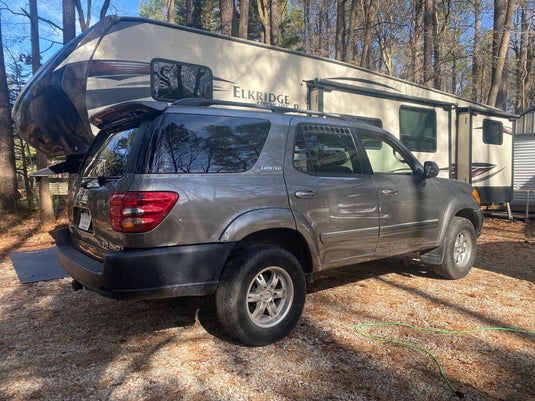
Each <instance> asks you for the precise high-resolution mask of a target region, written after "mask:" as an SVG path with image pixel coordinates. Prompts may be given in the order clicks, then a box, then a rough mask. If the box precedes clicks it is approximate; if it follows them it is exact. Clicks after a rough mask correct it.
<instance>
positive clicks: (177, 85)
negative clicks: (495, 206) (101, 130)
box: [13, 17, 516, 203]
mask: <svg viewBox="0 0 535 401" xmlns="http://www.w3.org/2000/svg"><path fill="white" fill-rule="evenodd" d="M190 97H205V98H214V99H218V100H228V101H234V102H245V103H255V104H265V105H267V106H276V107H284V108H296V109H310V110H317V111H323V112H329V113H337V114H343V115H347V116H349V117H353V118H357V119H360V120H363V121H366V122H368V123H370V124H374V125H378V126H381V127H383V128H385V129H386V130H388V131H390V132H391V133H393V134H394V135H396V136H397V137H399V138H400V139H401V141H403V142H404V143H405V144H406V145H407V146H408V147H409V148H410V149H411V150H412V151H413V152H414V153H415V155H416V156H417V157H418V158H419V159H421V160H433V161H435V162H437V163H438V164H439V166H440V167H441V170H442V173H441V175H442V176H444V177H449V178H456V179H458V180H462V181H465V182H469V183H472V184H473V185H474V186H475V187H476V189H477V190H478V191H479V193H480V195H481V198H482V201H483V202H485V203H503V202H507V201H509V200H510V199H511V196H512V177H513V171H512V166H513V160H512V154H513V130H512V126H513V124H512V121H513V120H514V119H515V118H516V116H514V115H512V114H508V113H505V112H503V111H501V110H499V109H496V108H492V107H488V106H485V105H482V104H478V103H475V102H471V101H469V100H466V99H462V98H460V97H457V96H454V95H450V94H447V93H444V92H440V91H437V90H434V89H429V88H425V87H422V86H419V85H415V84H412V83H410V82H407V81H404V80H401V79H397V78H393V77H389V76H386V75H383V74H379V73H375V72H372V71H368V70H365V69H362V68H358V67H355V66H351V65H349V64H346V63H342V62H338V61H335V60H329V59H323V58H318V57H313V56H309V55H305V54H301V53H297V52H292V51H289V50H285V49H280V48H274V47H270V46H265V45H261V44H258V43H254V42H250V41H244V40H240V39H236V38H230V37H225V36H220V35H216V34H213V33H209V32H205V31H202V30H196V29H191V28H187V27H181V26H176V25H169V24H166V23H160V22H156V21H150V20H145V19H140V18H133V17H108V18H107V19H105V20H103V21H101V22H100V23H98V24H96V25H95V26H93V27H92V28H91V29H90V30H88V31H86V32H85V33H84V34H82V35H81V36H79V37H77V38H76V39H74V40H73V41H72V42H70V43H69V44H67V45H66V46H65V47H64V48H63V49H62V50H61V51H59V52H58V54H56V55H55V56H54V57H53V58H52V59H51V60H49V61H48V62H47V63H46V64H45V65H43V67H42V68H41V70H40V71H39V72H38V73H37V74H36V75H35V77H34V78H33V79H32V80H31V81H30V83H29V84H28V85H27V87H26V88H25V89H24V91H23V92H22V93H21V95H20V96H19V99H17V102H16V104H15V107H14V112H13V115H14V118H15V121H16V123H17V125H18V129H19V131H20V132H21V135H22V136H23V137H24V138H25V139H26V140H28V141H29V142H30V143H31V144H32V145H33V146H35V147H36V148H38V149H40V150H41V151H43V152H45V153H47V154H49V155H56V156H57V155H67V156H69V155H76V154H79V153H81V152H83V151H84V150H85V149H86V148H87V146H88V144H89V143H90V142H91V140H92V138H93V135H94V132H93V130H92V128H91V126H90V124H89V118H90V117H91V116H92V115H94V114H95V113H97V112H99V111H102V110H103V109H105V108H109V107H110V106H113V105H114V104H119V103H124V102H128V101H137V102H139V101H151V102H162V104H167V103H170V102H173V101H175V100H178V99H181V98H190ZM132 112H133V113H134V112H135V110H134V109H133V110H132Z"/></svg>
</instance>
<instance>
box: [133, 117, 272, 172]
mask: <svg viewBox="0 0 535 401" xmlns="http://www.w3.org/2000/svg"><path fill="white" fill-rule="evenodd" d="M270 127H271V123H270V122H269V121H267V120H263V119H257V118H242V117H227V116H211V115H210V116H209V115H188V114H164V115H161V116H160V117H158V118H156V119H155V120H154V121H152V122H151V123H150V124H149V125H148V127H147V132H148V135H146V136H145V138H144V141H143V145H142V152H141V155H140V158H139V162H138V167H137V170H136V172H137V173H146V174H195V173H196V174H213V173H240V172H244V171H247V170H249V169H251V168H252V167H253V165H254V164H255V163H256V161H257V160H258V158H259V156H260V153H261V152H262V148H263V146H264V143H265V142H266V139H267V136H268V133H269V130H270Z"/></svg>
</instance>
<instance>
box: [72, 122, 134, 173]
mask: <svg viewBox="0 0 535 401" xmlns="http://www.w3.org/2000/svg"><path fill="white" fill-rule="evenodd" d="M138 124H139V122H135V123H132V124H130V125H128V126H125V127H123V128H122V129H120V130H119V131H117V132H111V133H110V132H107V131H103V132H101V133H99V134H98V136H97V137H96V138H95V141H94V142H93V144H92V145H91V148H90V149H89V152H88V154H87V157H86V159H85V161H84V165H83V166H82V169H81V172H80V175H81V176H82V177H91V178H96V177H120V176H121V175H123V174H124V172H125V169H126V162H127V158H128V154H129V153H130V150H131V149H132V145H133V143H134V139H135V137H136V134H137V131H138V128H137V127H138Z"/></svg>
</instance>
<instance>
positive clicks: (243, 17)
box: [239, 0, 249, 39]
mask: <svg viewBox="0 0 535 401" xmlns="http://www.w3.org/2000/svg"><path fill="white" fill-rule="evenodd" d="M239 37H240V38H242V39H248V38H249V0H240V29H239Z"/></svg>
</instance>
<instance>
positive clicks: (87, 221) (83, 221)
mask: <svg viewBox="0 0 535 401" xmlns="http://www.w3.org/2000/svg"><path fill="white" fill-rule="evenodd" d="M90 226H91V213H89V212H81V213H80V222H79V223H78V227H79V228H81V229H82V230H84V231H89V227H90Z"/></svg>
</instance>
